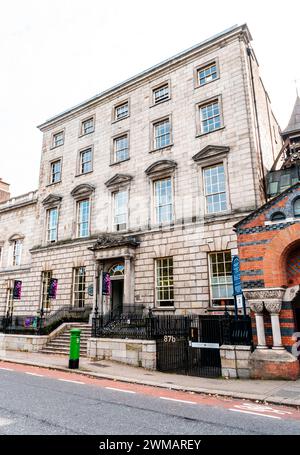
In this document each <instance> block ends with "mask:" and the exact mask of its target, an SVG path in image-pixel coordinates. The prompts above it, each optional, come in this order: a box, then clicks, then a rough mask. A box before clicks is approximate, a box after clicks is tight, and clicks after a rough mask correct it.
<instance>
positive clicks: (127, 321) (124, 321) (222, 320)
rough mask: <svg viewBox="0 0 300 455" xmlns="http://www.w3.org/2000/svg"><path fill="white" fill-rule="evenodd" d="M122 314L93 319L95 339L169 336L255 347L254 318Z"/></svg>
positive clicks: (141, 310) (148, 311)
mask: <svg viewBox="0 0 300 455" xmlns="http://www.w3.org/2000/svg"><path fill="white" fill-rule="evenodd" d="M130 308H131V311H129V308H127V309H125V308H124V309H123V310H122V312H121V313H120V314H112V313H110V314H108V315H105V316H99V317H97V318H93V321H92V336H93V337H98V338H99V337H103V338H136V339H148V340H155V339H160V338H162V337H164V336H166V335H170V336H173V337H177V338H181V337H185V338H188V339H191V340H193V341H198V342H217V343H219V344H220V345H221V344H233V345H237V344H240V345H251V344H252V330H251V319H250V317H243V318H241V319H234V317H233V316H227V317H226V316H206V315H189V316H181V315H164V316H163V315H160V316H157V315H153V314H152V311H151V309H150V310H146V309H144V308H141V309H140V311H137V312H135V311H134V306H133V307H130Z"/></svg>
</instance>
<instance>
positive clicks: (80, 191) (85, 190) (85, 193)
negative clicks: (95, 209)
mask: <svg viewBox="0 0 300 455" xmlns="http://www.w3.org/2000/svg"><path fill="white" fill-rule="evenodd" d="M94 191H95V187H94V186H93V185H90V184H89V183H82V184H81V185H77V186H76V187H75V188H74V189H73V190H72V191H71V195H72V196H73V198H74V199H81V198H84V197H89V196H90V195H91V194H92V193H93V192H94Z"/></svg>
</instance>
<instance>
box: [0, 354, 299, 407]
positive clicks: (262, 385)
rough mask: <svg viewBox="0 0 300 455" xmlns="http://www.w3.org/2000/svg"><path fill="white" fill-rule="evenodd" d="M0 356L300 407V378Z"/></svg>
mask: <svg viewBox="0 0 300 455" xmlns="http://www.w3.org/2000/svg"><path fill="white" fill-rule="evenodd" d="M0 360H3V361H5V362H13V363H20V364H23V365H32V366H37V367H44V368H49V369H54V370H60V371H69V372H70V371H72V373H75V374H81V375H87V376H90V377H96V378H105V379H112V380H116V381H121V382H127V383H133V384H143V385H149V386H154V387H162V388H166V389H173V390H179V391H188V392H194V393H200V394H208V395H215V396H225V397H232V398H241V399H247V400H252V401H257V402H263V403H273V404H281V405H287V406H295V407H297V408H298V407H299V408H300V379H299V380H297V381H281V380H273V381H271V380H254V379H251V380H250V379H249V380H247V379H223V378H202V377H196V376H185V375H179V374H171V373H162V372H160V371H152V370H145V369H143V368H138V367H134V366H130V365H126V364H120V363H117V362H112V361H108V360H101V361H93V360H90V359H88V358H86V357H82V358H81V359H80V365H79V369H78V370H69V369H68V361H69V359H68V356H61V355H51V354H43V353H39V352H37V353H32V352H19V351H4V352H3V351H2V352H1V354H0Z"/></svg>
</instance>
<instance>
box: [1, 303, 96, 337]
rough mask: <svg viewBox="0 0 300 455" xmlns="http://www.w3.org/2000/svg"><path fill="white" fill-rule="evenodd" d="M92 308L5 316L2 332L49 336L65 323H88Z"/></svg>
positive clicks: (68, 307) (63, 308)
mask: <svg viewBox="0 0 300 455" xmlns="http://www.w3.org/2000/svg"><path fill="white" fill-rule="evenodd" d="M91 310H92V308H91V306H86V307H84V308H74V307H70V306H63V307H61V308H59V309H58V310H57V311H55V312H53V313H50V314H47V315H43V314H42V315H41V314H40V312H39V313H38V315H36V316H34V315H31V316H11V315H6V316H3V317H2V318H1V320H0V332H4V333H11V334H32V335H47V334H49V333H50V332H52V331H53V330H55V329H56V328H57V327H58V326H59V325H60V324H62V323H64V322H87V321H88V319H89V315H90V313H91Z"/></svg>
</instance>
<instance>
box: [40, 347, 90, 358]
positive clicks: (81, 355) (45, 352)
mask: <svg viewBox="0 0 300 455" xmlns="http://www.w3.org/2000/svg"><path fill="white" fill-rule="evenodd" d="M41 353H42V354H52V355H63V356H65V357H68V355H69V352H66V351H58V350H57V351H52V350H51V349H43V350H42V351H41ZM80 357H86V352H80Z"/></svg>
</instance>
